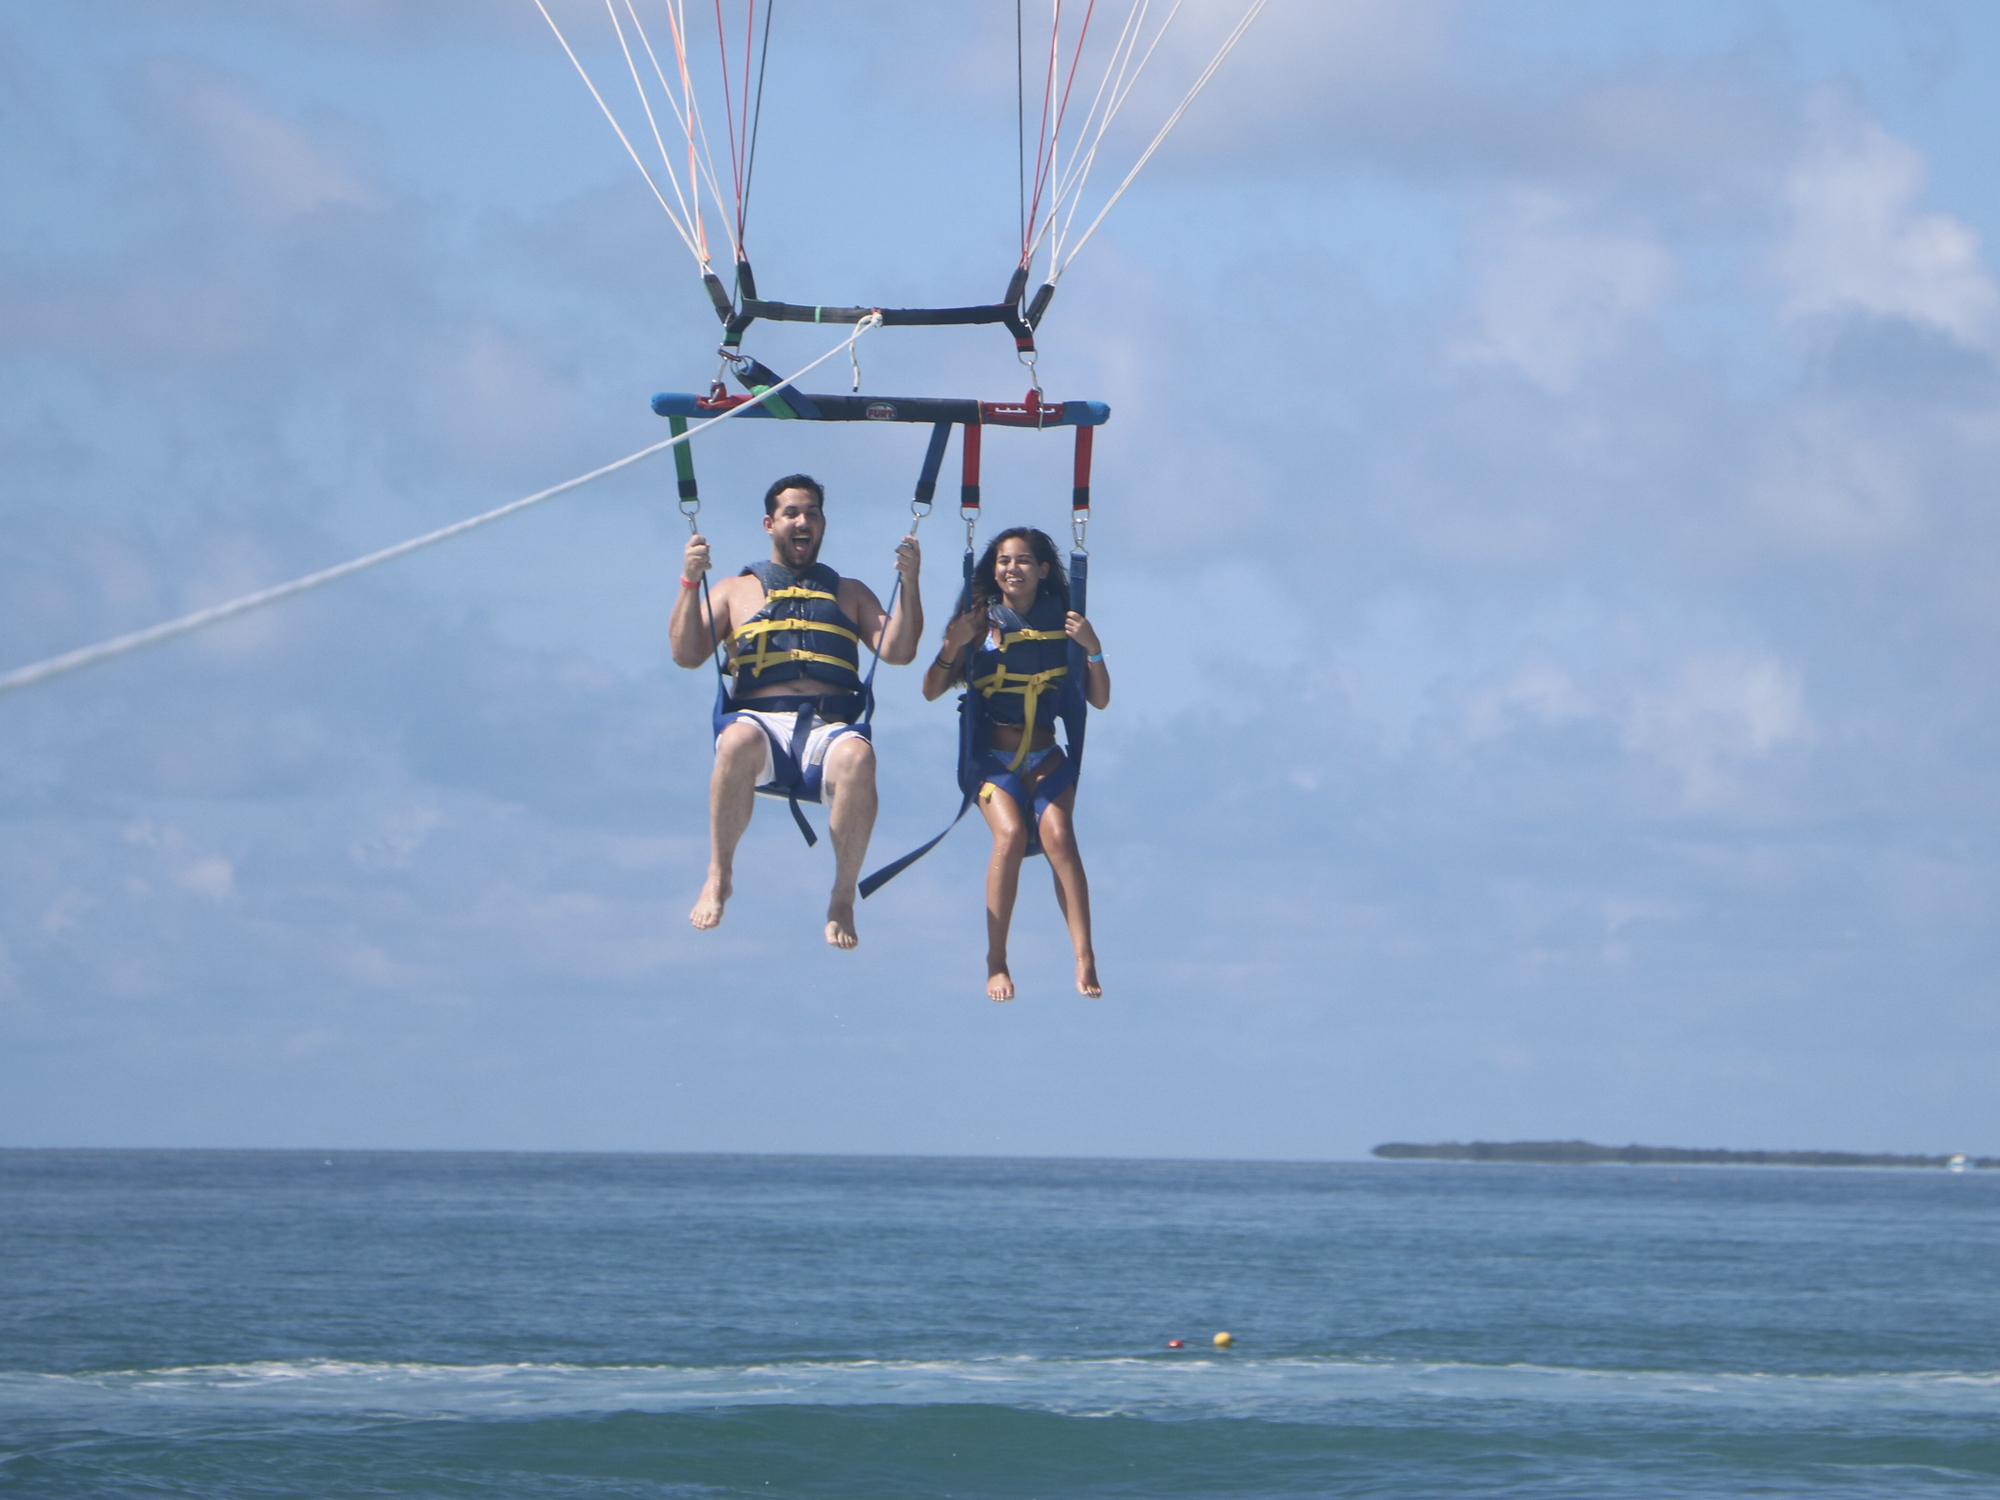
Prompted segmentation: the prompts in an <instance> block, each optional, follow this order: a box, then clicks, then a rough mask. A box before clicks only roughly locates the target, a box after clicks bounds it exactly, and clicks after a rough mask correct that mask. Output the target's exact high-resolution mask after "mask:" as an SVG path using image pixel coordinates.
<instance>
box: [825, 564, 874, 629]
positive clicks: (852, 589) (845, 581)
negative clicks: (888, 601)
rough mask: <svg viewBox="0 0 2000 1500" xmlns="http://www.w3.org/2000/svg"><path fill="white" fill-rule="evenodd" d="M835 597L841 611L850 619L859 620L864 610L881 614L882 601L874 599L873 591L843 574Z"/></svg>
mask: <svg viewBox="0 0 2000 1500" xmlns="http://www.w3.org/2000/svg"><path fill="white" fill-rule="evenodd" d="M836 597H837V598H838V599H839V601H840V607H841V609H842V610H843V611H845V612H846V614H847V615H848V616H849V617H850V618H852V619H856V620H858V619H860V618H861V611H863V610H864V609H872V610H873V611H875V613H876V614H878V615H879V614H880V613H881V612H882V601H881V600H880V599H877V598H876V597H875V590H873V589H871V588H870V587H868V585H867V584H865V583H863V582H862V581H861V580H860V579H859V578H849V577H848V576H847V575H846V574H845V573H843V574H841V575H840V592H839V594H838V595H837V596H836Z"/></svg>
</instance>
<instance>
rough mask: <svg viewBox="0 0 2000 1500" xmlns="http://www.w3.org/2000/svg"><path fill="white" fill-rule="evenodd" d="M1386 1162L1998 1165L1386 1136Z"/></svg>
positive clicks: (1952, 1159) (1870, 1155) (1981, 1160)
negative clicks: (1429, 1140) (1391, 1138)
mask: <svg viewBox="0 0 2000 1500" xmlns="http://www.w3.org/2000/svg"><path fill="white" fill-rule="evenodd" d="M1374 1154H1375V1155H1377V1156H1379V1157H1382V1158H1383V1159H1384V1160H1386V1161H1513V1162H1543V1163H1555V1164H1558V1165H1596V1164H1602V1163H1612V1164H1627V1165H1642V1166H1671V1167H1706V1166H1731V1167H1946V1168H1952V1169H1963V1168H1966V1167H2000V1157H1993V1156H1965V1155H1962V1154H1953V1155H1949V1156H1905V1155H1896V1154H1892V1153H1887V1152H1875V1151H1722V1150H1704V1149H1699V1148H1689V1147H1682V1146H1599V1145H1595V1144H1593V1143H1592V1142H1590V1141H1443V1142H1438V1143H1436V1144H1432V1145H1416V1144H1413V1143H1411V1142H1407V1141H1389V1142H1387V1143H1385V1144H1383V1145H1380V1146H1377V1147H1376V1148H1375V1152H1374Z"/></svg>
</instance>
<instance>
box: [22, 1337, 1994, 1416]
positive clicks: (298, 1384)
mask: <svg viewBox="0 0 2000 1500" xmlns="http://www.w3.org/2000/svg"><path fill="white" fill-rule="evenodd" d="M1996 1388H2000V1371H1991V1370H1910V1371H1863V1372H1851V1373H1818V1374H1813V1373H1805V1374H1792V1373H1781V1372H1768V1371H1696V1370H1619V1369H1593V1368H1575V1367H1564V1366H1550V1365H1535V1364H1504V1365H1479V1364H1457V1363H1444V1362H1436V1361H1406V1360H1392V1359H1372V1358H1342V1357H1338V1356H1330V1355H1280V1356H1272V1357H1258V1356H1246V1355H1243V1354H1241V1353H1238V1354H1234V1355H1230V1356H1227V1357H1214V1356H1208V1355H1195V1356H1190V1357H1176V1356H1145V1357H1134V1356H1076V1357H1060V1356H1035V1355H1004V1356H994V1357H991V1358H973V1359H925V1360H883V1359H857V1360H839V1359H811V1360H797V1361H763V1362H758V1363H754V1364H745V1365H668V1364H657V1365H649V1364H620V1365H578V1364H566V1363H492V1364H471V1365H454V1364H433V1363H424V1362H417V1361H392V1362H380V1363H376V1362H368V1361H358V1360H337V1359H312V1360H297V1361H285V1360H258V1361H247V1362H243V1363H229V1364H213V1365H183V1366H172V1367H166V1368H160V1369H144V1370H114V1371H100V1372H94V1373H88V1374H72V1375H32V1374H22V1373H12V1374H0V1404H5V1403H10V1402H21V1403H24V1404H28V1405H39V1406H41V1407H43V1408H44V1409H47V1408H48V1407H50V1406H52V1405H61V1406H67V1407H69V1408H71V1409H77V1408H82V1407H90V1408H103V1407H106V1406H117V1405H121V1404H126V1403H133V1404H142V1405H158V1404H175V1403H188V1404H203V1405H208V1406H211V1407H213V1406H217V1405H220V1406H224V1407H239V1408H244V1409H248V1408H255V1407H277V1408H284V1409H289V1410H308V1411H327V1412H343V1411H344V1412H354V1411H368V1412H374V1413H394V1414H398V1415H404V1416H411V1417H419V1418H421V1417H449V1416H457V1415H490V1414H494V1413H497V1412H502V1411H523V1410H533V1411H536V1412H538V1413H542V1414H562V1413H575V1414H582V1413H596V1412H605V1411H675V1410H687V1409H695V1408H702V1409H712V1408H715V1407H729V1406H743V1407H750V1406H770V1405H809V1406H859V1405H947V1404H970V1405H982V1404H984V1405H991V1404H1003V1405H1008V1406H1016V1407H1024V1408H1031V1409H1040V1410H1046V1411H1052V1412H1056V1413H1060V1414H1064V1415H1074V1416H1141V1417H1144V1416H1161V1417H1172V1418H1176V1419H1186V1418H1190V1417H1199V1416H1203V1415H1216V1416H1231V1417H1243V1416H1257V1417H1265V1418H1270V1419H1273V1420H1311V1419H1313V1418H1314V1417H1315V1416H1316V1415H1321V1414H1324V1413H1325V1412H1326V1411H1327V1410H1329V1409H1331V1408H1333V1407H1335V1406H1338V1405H1351V1404H1354V1403H1365V1402H1382V1403H1395V1404H1398V1405H1404V1406H1408V1405H1411V1404H1420V1405H1425V1406H1430V1407H1445V1408H1457V1409H1460V1410H1464V1411H1466V1412H1467V1414H1468V1415H1476V1413H1477V1411H1478V1409H1480V1408H1482V1407H1496V1408H1497V1407H1499V1406H1501V1405H1504V1404H1514V1405H1521V1404H1525V1405H1547V1406H1557V1405H1560V1406H1565V1407H1577V1406H1585V1407H1594V1408H1596V1409H1599V1410H1600V1411H1604V1412H1607V1413H1609V1412H1610V1411H1613V1410H1615V1409H1617V1408H1621V1407H1635V1408H1636V1407H1644V1408H1646V1409H1647V1410H1649V1411H1651V1412H1653V1413H1655V1414H1659V1413H1661V1412H1665V1411H1671V1410H1673V1409H1675V1408H1684V1409H1685V1410H1686V1411H1688V1412H1689V1413H1696V1412H1713V1411H1714V1410H1715V1409H1716V1407H1717V1406H1718V1405H1720V1406H1726V1407H1727V1406H1735V1407H1742V1408H1746V1409H1747V1408H1753V1407H1754V1408H1756V1409H1758V1410H1760V1411H1761V1412H1763V1413H1765V1414H1767V1415H1782V1414H1784V1413H1786V1412H1788V1411H1790V1412H1800V1413H1803V1412H1806V1411H1811V1412H1813V1413H1817V1414H1819V1415H1820V1416H1821V1417H1825V1416H1827V1415H1829V1414H1832V1415H1835V1416H1838V1415H1840V1414H1846V1415H1849V1416H1859V1415H1863V1414H1869V1413H1876V1414H1886V1413H1891V1412H1898V1411H1902V1412H1911V1411H1918V1410H1928V1411H1935V1412H1940V1413H1949V1412H1963V1413H1975V1412H1979V1411H1984V1410H1986V1409H1987V1408H1988V1407H1989V1406H1990V1402H1991V1399H1992V1393H1993V1391H1994V1390H1995V1389H1996Z"/></svg>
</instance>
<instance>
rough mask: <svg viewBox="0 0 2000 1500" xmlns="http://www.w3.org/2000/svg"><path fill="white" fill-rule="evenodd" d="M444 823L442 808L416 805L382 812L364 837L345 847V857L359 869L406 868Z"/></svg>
mask: <svg viewBox="0 0 2000 1500" xmlns="http://www.w3.org/2000/svg"><path fill="white" fill-rule="evenodd" d="M444 824H445V815H444V811H443V809H441V808H438V807H432V806H419V807H409V808H404V809H402V810H400V811H397V812H394V813H386V812H385V813H384V814H383V815H382V816H381V817H380V818H379V819H377V820H376V825H375V828H374V829H373V831H372V832H370V833H369V834H368V835H367V837H365V838H360V839H356V840H355V841H354V842H353V843H352V844H351V845H349V846H348V850H347V857H348V858H349V859H351V860H352V861H353V862H354V863H355V865H356V866H357V867H358V868H360V869H363V870H368V871H380V870H407V869H408V868H409V867H410V863H411V861H412V860H413V859H414V858H415V856H416V853H417V851H418V850H419V849H421V848H423V846H424V845H425V844H426V843H427V842H428V841H429V840H430V836H431V835H432V834H433V833H435V832H437V830H438V829H440V828H442V827H443V826H444Z"/></svg>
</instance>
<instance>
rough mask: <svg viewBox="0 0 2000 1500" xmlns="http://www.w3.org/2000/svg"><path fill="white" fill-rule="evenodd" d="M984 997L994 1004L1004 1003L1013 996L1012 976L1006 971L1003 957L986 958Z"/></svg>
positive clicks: (1005, 961) (1005, 962)
mask: <svg viewBox="0 0 2000 1500" xmlns="http://www.w3.org/2000/svg"><path fill="white" fill-rule="evenodd" d="M986 998H987V999H988V1000H991V1001H993V1002H994V1003H995V1004H1005V1003H1006V1002H1007V1001H1009V1000H1012V999H1013V998H1014V976H1013V975H1012V974H1009V973H1008V972H1007V960H1006V959H1004V958H989V959H987V960H986Z"/></svg>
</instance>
